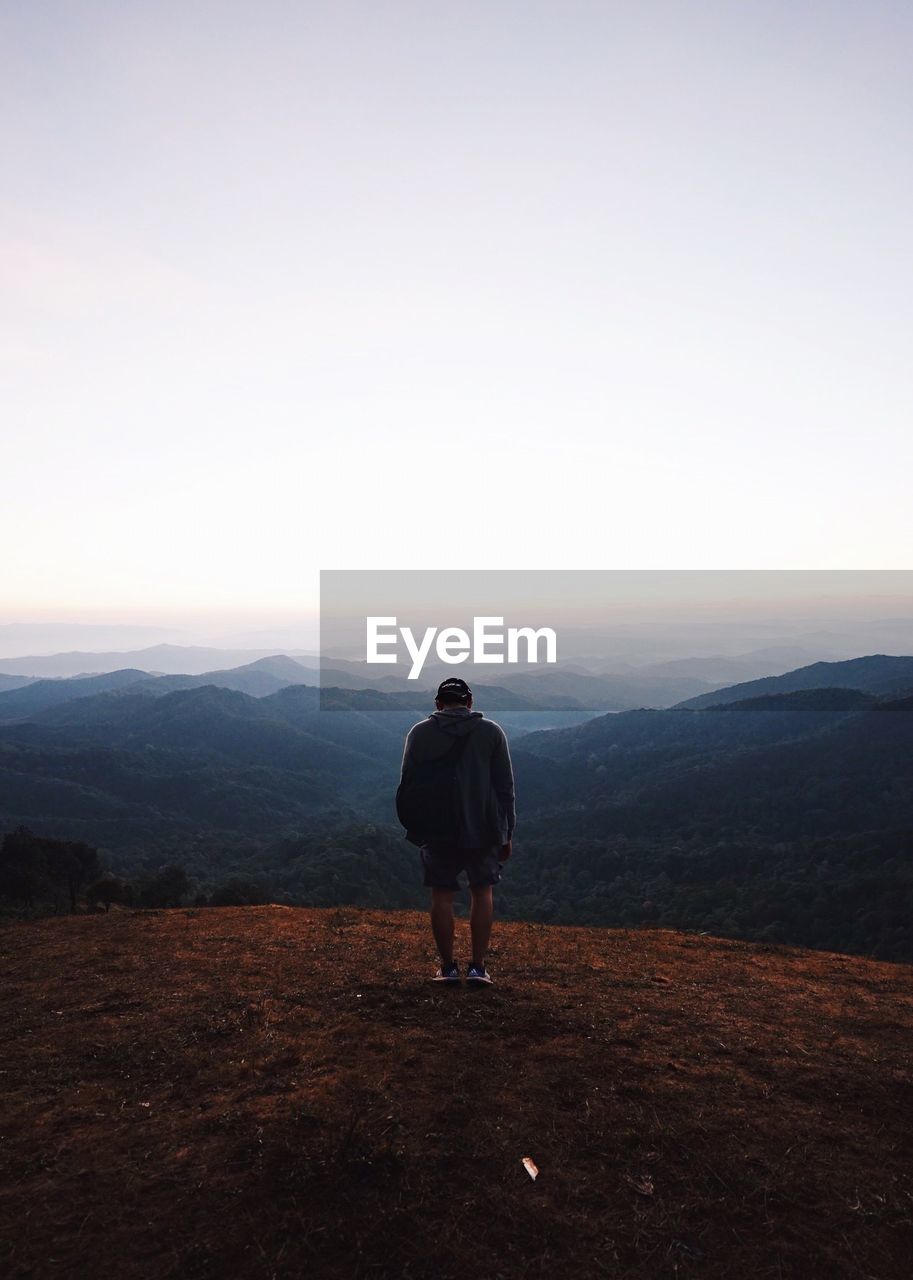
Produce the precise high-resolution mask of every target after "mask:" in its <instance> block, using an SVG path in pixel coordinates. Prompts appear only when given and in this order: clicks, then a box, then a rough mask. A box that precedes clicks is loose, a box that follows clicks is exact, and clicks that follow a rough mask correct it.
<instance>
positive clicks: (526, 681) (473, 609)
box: [320, 570, 913, 727]
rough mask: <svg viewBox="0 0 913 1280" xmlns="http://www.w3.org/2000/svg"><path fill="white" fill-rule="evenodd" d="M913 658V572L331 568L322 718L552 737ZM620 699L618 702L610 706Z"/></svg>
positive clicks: (324, 602) (324, 581) (323, 634)
mask: <svg viewBox="0 0 913 1280" xmlns="http://www.w3.org/2000/svg"><path fill="white" fill-rule="evenodd" d="M910 653H913V571H899V570H897V571H895V570H890V571H889V570H885V571H875V570H864V571H863V570H859V571H855V570H854V571H823V570H821V571H818V570H792V571H790V570H744V571H731V570H720V571H714V570H694V571H668V572H667V571H653V570H516V571H514V570H472V571H465V572H464V571H456V570H440V571H428V570H324V571H322V572H321V575H320V686H321V692H320V705H321V707H322V708H323V709H332V710H360V711H366V710H371V711H381V710H390V711H400V712H403V711H404V710H408V711H410V712H413V711H414V712H415V713H417V714H418V713H421V714H427V712H428V711H430V710H432V709H433V702H434V693H435V690H436V689H437V687H438V685H439V683H440V682H441V681H442V680H445V679H448V678H455V677H458V678H460V679H462V680H465V681H466V682H467V683H468V684H469V685H470V687H471V688H472V690H473V697H474V705H476V706H477V707H478V708H479V709H481V710H483V711H486V712H487V710H488V708H489V706H491V707H496V708H497V709H498V710H499V718H501V719H503V718H504V716H505V715H506V714H508V713H509V714H510V715H511V716H514V717H516V716H523V715H525V716H526V718H527V724H528V726H529V727H532V726H533V725H535V726H537V727H555V726H560V725H561V724H570V723H576V722H579V720H580V719H581V718H585V714H584V713H586V714H587V715H589V714H592V715H598V714H603V713H605V712H606V711H613V710H615V711H618V710H625V709H628V708H629V707H631V706H646V707H650V706H654V707H662V706H670V705H676V703H677V701H678V700H681V699H680V698H679V695H682V696H683V697H688V696H698V695H700V694H702V693H704V692H707V691H709V690H712V689H713V688H720V687H722V686H723V685H725V684H727V683H736V682H738V680H739V679H740V678H741V679H746V680H748V679H762V678H764V677H765V676H773V675H779V674H782V673H783V672H786V671H789V670H794V669H796V668H799V667H804V666H807V665H810V664H811V663H815V662H838V661H847V660H850V659H859V658H862V657H864V656H865V655H872V654H897V655H903V654H910ZM613 689H616V690H617V696H614V697H613Z"/></svg>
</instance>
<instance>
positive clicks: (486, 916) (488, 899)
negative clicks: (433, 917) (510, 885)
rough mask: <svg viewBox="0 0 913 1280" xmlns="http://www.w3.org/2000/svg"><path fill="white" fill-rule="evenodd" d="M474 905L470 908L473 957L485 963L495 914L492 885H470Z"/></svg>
mask: <svg viewBox="0 0 913 1280" xmlns="http://www.w3.org/2000/svg"><path fill="white" fill-rule="evenodd" d="M469 892H470V893H471V895H472V906H471V907H470V909H469V929H470V932H471V933H472V958H473V960H474V961H475V962H476V963H477V964H484V963H485V953H486V952H487V951H488V942H489V939H490V938H491V921H492V917H493V915H494V903H493V901H492V896H491V885H490V884H484V885H480V886H479V887H478V888H477V889H473V888H472V886H471V885H470V888H469Z"/></svg>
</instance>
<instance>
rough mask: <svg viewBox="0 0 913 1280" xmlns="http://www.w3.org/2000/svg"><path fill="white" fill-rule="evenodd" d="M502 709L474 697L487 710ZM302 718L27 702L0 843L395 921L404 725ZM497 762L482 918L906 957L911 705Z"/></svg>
mask: <svg viewBox="0 0 913 1280" xmlns="http://www.w3.org/2000/svg"><path fill="white" fill-rule="evenodd" d="M879 661H880V660H879ZM831 665H833V666H834V667H835V668H840V670H841V671H845V670H846V668H847V667H848V666H849V665H850V664H845V663H839V664H831ZM873 670H874V669H872V668H870V675H871V674H872V671H873ZM837 674H838V675H839V674H840V672H837ZM882 674H883V672H882ZM40 683H41V684H43V683H45V682H40ZM48 683H55V682H48ZM28 691H29V690H28V689H24V690H21V691H19V690H16V691H12V692H11V693H10V694H7V695H6V696H7V697H16V696H18V695H19V694H20V693H23V694H24V693H28ZM518 700H520V701H522V699H521V698H520V695H518V694H516V693H512V692H509V691H498V690H495V691H492V697H491V702H492V703H494V705H495V707H497V705H498V703H499V702H501V703H502V704H507V705H510V704H513V705H514V706H516V703H517V701H518ZM324 702H325V704H326V705H325V706H324V707H323V708H322V707H321V705H320V696H319V692H318V690H316V689H315V688H313V687H311V686H306V685H293V686H288V687H285V688H282V689H280V690H278V691H276V692H274V693H271V694H267V695H265V696H259V697H254V696H252V695H250V694H246V693H243V692H239V691H235V690H229V689H225V688H219V687H216V686H213V685H206V686H202V687H198V688H189V689H178V690H173V691H171V692H167V693H164V694H157V695H156V696H152V695H151V694H150V693H149V692H148V690H137V689H136V688H134V687H133V686H129V685H128V687H126V688H122V689H114V690H108V691H106V692H102V693H96V694H94V695H92V696H86V697H80V698H70V699H68V700H67V701H65V702H61V703H59V704H57V705H53V706H45V707H44V708H43V709H42V710H40V711H38V712H36V713H35V714H34V715H32V717H31V718H30V719H28V720H18V721H15V722H10V723H7V724H2V725H0V831H2V830H6V831H10V830H13V829H15V828H17V827H20V826H24V827H26V828H28V829H29V830H31V831H33V832H35V833H37V834H39V835H41V836H45V837H53V838H57V839H63V840H71V841H79V842H82V843H85V844H87V845H90V846H92V847H96V848H98V849H99V852H100V856H101V859H102V862H103V864H105V865H107V866H108V867H109V868H110V870H111V871H113V872H116V873H117V874H118V875H119V876H122V877H125V878H127V879H132V880H135V881H137V882H138V883H142V882H144V881H145V880H147V879H148V878H149V876H151V875H153V874H154V873H155V870H156V868H158V867H160V866H162V865H169V866H171V865H179V866H181V867H183V868H184V869H185V870H186V872H187V873H188V875H189V876H190V879H191V882H192V886H191V889H190V890H189V892H188V897H193V898H197V899H199V900H208V899H209V898H210V897H211V896H212V895H213V894H216V895H219V894H221V895H222V898H223V899H224V895H225V894H226V893H230V894H231V895H234V896H233V897H231V898H230V900H233V901H234V900H252V901H266V900H269V899H270V898H272V899H275V900H278V901H285V902H290V903H294V902H300V903H307V904H312V905H333V904H337V903H340V904H341V903H355V904H359V905H363V906H407V905H416V904H417V903H418V902H420V901H421V896H422V891H421V888H420V874H419V870H418V865H417V853H416V851H415V850H414V849H413V848H412V846H410V845H408V844H406V843H405V842H404V841H403V839H402V833H401V830H400V828H399V827H398V825H397V824H396V822H395V816H394V810H393V793H394V790H395V786H396V781H397V778H398V771H399V764H400V758H401V752H402V743H403V738H404V736H405V733H406V731H407V730H408V728H409V726H410V725H411V724H412V723H414V722H415V720H416V719H418V718H419V717H420V716H421V715H422V714H424V712H425V708H424V707H423V706H421V705H420V703H419V700H418V699H413V698H412V695H405V694H392V695H391V694H384V693H381V692H380V691H378V690H362V691H357V690H350V689H341V690H324ZM481 705H482V709H483V710H490V706H489V704H488V702H487V701H482V704H481ZM327 707H332V708H334V709H327ZM497 718H498V719H500V720H502V722H505V720H506V717H505V716H504V715H502V714H501V713H498V714H497ZM512 752H513V759H514V767H515V773H516V780H517V794H518V808H519V813H520V825H519V828H518V832H517V840H516V851H515V857H514V858H513V859H512V861H511V862H510V864H509V866H508V867H507V869H506V871H505V874H504V879H503V883H502V885H501V886H500V888H499V890H498V897H499V910H500V911H501V913H502V914H506V915H508V916H512V917H515V918H528V919H534V920H554V921H559V922H563V923H587V924H634V923H644V922H648V923H659V924H672V925H676V926H679V927H687V928H695V929H709V930H712V931H714V932H718V933H726V934H731V935H734V936H743V937H749V938H769V939H775V940H783V941H794V942H800V943H803V944H808V945H815V946H822V947H833V948H839V949H846V950H854V951H862V952H867V953H871V954H875V955H879V956H883V957H886V958H897V959H901V958H907V959H909V958H913V937H911V927H910V921H911V919H913V834H911V833H913V699H911V698H910V697H890V696H888V697H883V696H882V697H879V696H876V695H874V694H871V693H865V692H862V691H859V690H854V689H846V688H840V687H826V688H820V689H802V690H799V691H796V692H792V693H783V694H774V695H766V696H761V697H752V698H745V699H739V700H733V701H731V702H728V703H723V704H721V705H718V706H712V707H707V708H698V709H694V708H688V707H680V708H672V709H671V710H666V711H628V712H622V713H619V714H607V715H603V716H599V717H597V718H595V719H591V720H589V721H587V722H586V723H584V724H580V725H577V726H574V727H570V728H564V729H552V730H548V731H541V732H533V733H528V734H525V735H520V734H517V733H515V734H513V737H512Z"/></svg>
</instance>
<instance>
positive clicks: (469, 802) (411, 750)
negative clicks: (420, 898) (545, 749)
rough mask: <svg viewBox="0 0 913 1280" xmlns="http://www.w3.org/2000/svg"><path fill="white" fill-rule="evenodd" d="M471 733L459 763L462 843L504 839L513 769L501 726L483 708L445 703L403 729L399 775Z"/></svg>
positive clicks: (476, 845)
mask: <svg viewBox="0 0 913 1280" xmlns="http://www.w3.org/2000/svg"><path fill="white" fill-rule="evenodd" d="M465 734H469V741H468V742H467V743H466V745H465V747H464V748H463V753H462V755H461V756H460V761H459V765H458V767H457V784H458V788H459V794H460V834H459V838H458V840H457V844H458V845H459V846H460V848H462V849H480V848H487V847H490V846H491V845H495V844H497V845H503V844H507V842H508V840H509V839H510V838H511V836H512V835H513V830H514V824H515V822H516V811H515V808H514V774H513V769H512V768H511V763H510V751H509V750H508V747H507V737H506V735H505V733H504V730H503V729H502V728H501V726H500V725H499V724H495V722H494V720H486V719H485V717H484V716H483V715H482V713H481V711H470V710H469V709H468V708H467V707H449V708H448V709H447V710H446V711H435V712H434V713H433V714H432V715H430V716H428V718H427V719H425V720H420V721H419V723H418V724H415V725H413V726H412V728H411V729H410V730H409V732H408V734H407V735H406V748H405V750H404V752H403V767H402V771H401V777H403V778H404V777H405V776H406V773H407V772H408V770H409V767H410V765H412V764H420V763H422V762H423V761H425V760H434V759H435V758H436V757H437V756H442V755H443V754H444V753H445V752H446V751H449V750H450V748H451V747H452V746H453V739H454V738H455V737H463V736H464V735H465Z"/></svg>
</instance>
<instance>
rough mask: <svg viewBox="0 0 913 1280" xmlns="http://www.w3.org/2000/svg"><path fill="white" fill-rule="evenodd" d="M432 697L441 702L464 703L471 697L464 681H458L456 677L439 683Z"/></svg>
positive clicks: (470, 691)
mask: <svg viewBox="0 0 913 1280" xmlns="http://www.w3.org/2000/svg"><path fill="white" fill-rule="evenodd" d="M434 696H435V697H436V698H439V699H440V700H441V701H447V702H456V701H459V702H465V701H466V699H467V698H471V697H472V690H471V689H470V687H469V685H468V684H467V683H466V681H465V680H460V679H459V677H458V676H451V677H450V678H449V679H448V680H442V681H441V683H440V684H439V685H438V687H437V693H436V694H435V695H434Z"/></svg>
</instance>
